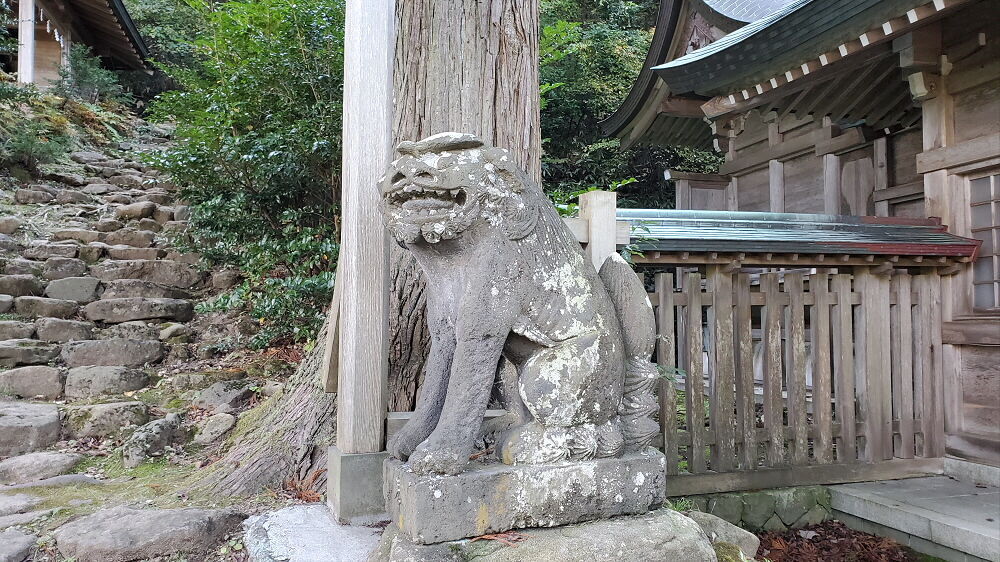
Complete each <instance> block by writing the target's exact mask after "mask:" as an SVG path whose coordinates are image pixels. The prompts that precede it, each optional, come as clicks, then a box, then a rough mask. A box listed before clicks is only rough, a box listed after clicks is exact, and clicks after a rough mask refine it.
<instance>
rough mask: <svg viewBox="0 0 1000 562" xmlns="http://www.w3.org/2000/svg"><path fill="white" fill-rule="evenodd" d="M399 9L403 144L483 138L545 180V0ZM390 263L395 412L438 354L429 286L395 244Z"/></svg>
mask: <svg viewBox="0 0 1000 562" xmlns="http://www.w3.org/2000/svg"><path fill="white" fill-rule="evenodd" d="M396 6H397V7H396V13H397V17H398V20H397V24H398V25H397V30H398V35H397V36H396V68H395V72H394V76H393V78H394V82H395V83H394V89H395V98H396V112H395V123H394V125H393V136H394V137H395V140H396V142H399V141H403V140H419V139H422V138H424V137H427V136H429V135H433V134H436V133H442V132H446V131H456V132H462V133H474V134H476V135H478V136H479V137H481V138H482V139H484V140H486V141H487V142H490V143H492V144H493V145H494V146H499V147H503V148H507V149H509V150H510V151H511V154H512V156H513V158H514V160H515V161H516V162H518V163H519V164H520V165H521V166H522V167H524V169H525V170H527V172H528V175H529V176H530V177H532V178H534V179H535V181H540V180H541V173H542V169H541V152H542V148H541V145H542V139H541V127H540V125H539V101H540V98H539V94H538V0H493V1H491V2H483V1H482V0H449V1H447V2H441V1H440V0H408V1H406V2H398V3H397V4H396ZM389 260H390V268H391V269H390V271H391V274H390V275H391V283H392V289H391V293H390V302H389V409H390V410H392V411H410V410H412V409H413V406H414V404H415V401H416V390H417V388H418V387H419V383H420V377H421V375H422V373H423V367H424V360H425V359H426V357H427V352H428V351H429V348H430V334H429V333H428V331H427V323H426V321H425V320H424V306H425V303H424V295H425V292H424V286H425V283H426V281H425V280H424V278H423V274H422V273H421V272H420V269H419V268H418V267H417V266H416V264H415V262H414V261H413V257H412V256H411V255H410V253H409V252H407V251H405V250H403V249H401V248H399V247H396V246H394V247H393V249H392V252H391V253H390V257H389Z"/></svg>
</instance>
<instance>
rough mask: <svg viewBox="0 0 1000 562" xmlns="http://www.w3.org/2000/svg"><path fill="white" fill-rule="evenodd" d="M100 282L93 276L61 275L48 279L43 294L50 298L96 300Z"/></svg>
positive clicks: (80, 300) (79, 300) (78, 300)
mask: <svg viewBox="0 0 1000 562" xmlns="http://www.w3.org/2000/svg"><path fill="white" fill-rule="evenodd" d="M100 286H101V282H100V280H98V279H94V278H93V277H63V278H62V279H56V280H55V281H50V282H49V284H48V285H46V287H45V296H47V297H49V298H52V299H59V300H64V301H73V302H77V303H88V302H92V301H95V300H97V291H98V288H100Z"/></svg>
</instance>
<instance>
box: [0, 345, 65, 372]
mask: <svg viewBox="0 0 1000 562" xmlns="http://www.w3.org/2000/svg"><path fill="white" fill-rule="evenodd" d="M58 356H59V345H58V344H54V343H45V342H40V341H38V340H5V341H0V367H17V366H18V365H44V364H46V363H48V362H49V361H52V360H53V359H55V358H56V357H58Z"/></svg>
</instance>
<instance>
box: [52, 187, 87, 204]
mask: <svg viewBox="0 0 1000 562" xmlns="http://www.w3.org/2000/svg"><path fill="white" fill-rule="evenodd" d="M93 200H94V199H93V198H92V197H91V196H90V195H87V194H86V193H83V192H82V191H74V190H72V189H65V190H63V191H60V192H59V195H56V203H59V204H62V205H69V204H72V203H90V202H92V201H93Z"/></svg>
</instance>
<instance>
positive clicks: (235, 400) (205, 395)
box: [192, 380, 253, 413]
mask: <svg viewBox="0 0 1000 562" xmlns="http://www.w3.org/2000/svg"><path fill="white" fill-rule="evenodd" d="M249 386H250V383H249V382H248V381H243V380H237V381H222V382H217V383H215V384H213V385H212V386H210V387H208V388H206V389H205V390H202V391H201V392H199V393H198V397H197V398H195V400H194V402H192V405H193V406H197V407H199V408H203V409H205V410H210V411H212V412H215V413H229V412H233V411H235V410H237V409H239V408H241V407H243V406H245V405H246V403H247V402H249V401H250V398H251V397H253V390H250V388H249Z"/></svg>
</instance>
